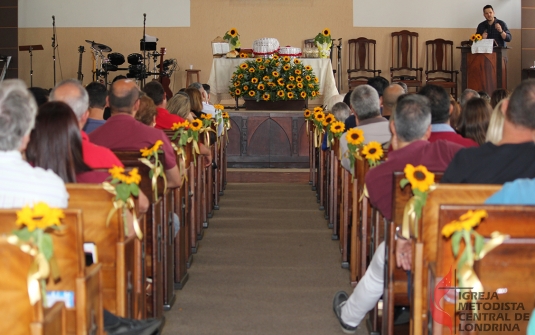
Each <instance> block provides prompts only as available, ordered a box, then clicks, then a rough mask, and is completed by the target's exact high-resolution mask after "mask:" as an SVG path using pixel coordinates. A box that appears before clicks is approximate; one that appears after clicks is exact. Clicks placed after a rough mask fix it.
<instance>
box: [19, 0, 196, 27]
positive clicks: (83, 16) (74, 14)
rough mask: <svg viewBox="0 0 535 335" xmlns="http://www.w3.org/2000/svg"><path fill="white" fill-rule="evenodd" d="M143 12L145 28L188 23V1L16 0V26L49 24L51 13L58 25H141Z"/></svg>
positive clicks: (188, 24) (44, 25)
mask: <svg viewBox="0 0 535 335" xmlns="http://www.w3.org/2000/svg"><path fill="white" fill-rule="evenodd" d="M143 13H146V14H147V21H146V26H147V27H189V26H190V0H135V1H133V0H89V1H88V0H19V28H47V27H52V15H54V16H55V17H56V27H58V28H61V27H68V28H71V27H72V28H74V27H143ZM147 33H148V34H150V32H148V31H147ZM140 35H141V36H142V35H143V34H142V33H141V34H140Z"/></svg>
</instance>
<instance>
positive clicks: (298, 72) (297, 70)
mask: <svg viewBox="0 0 535 335" xmlns="http://www.w3.org/2000/svg"><path fill="white" fill-rule="evenodd" d="M296 60H297V59H296ZM294 72H295V74H296V75H300V74H301V70H299V69H295V71H294Z"/></svg>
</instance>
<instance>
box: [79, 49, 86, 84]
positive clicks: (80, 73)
mask: <svg viewBox="0 0 535 335" xmlns="http://www.w3.org/2000/svg"><path fill="white" fill-rule="evenodd" d="M84 51H85V49H84V46H83V45H80V46H79V47H78V52H79V53H80V59H79V60H78V81H79V82H80V83H83V81H84V74H83V73H82V55H83V53H84Z"/></svg>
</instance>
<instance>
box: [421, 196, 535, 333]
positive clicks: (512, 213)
mask: <svg viewBox="0 0 535 335" xmlns="http://www.w3.org/2000/svg"><path fill="white" fill-rule="evenodd" d="M480 209H481V210H486V211H487V213H488V217H487V218H485V219H484V220H483V221H482V222H481V223H480V224H479V225H478V226H477V227H476V228H474V229H475V231H477V233H479V234H480V235H481V236H483V238H485V239H488V238H490V237H491V234H492V233H493V232H495V231H499V232H500V233H502V234H505V235H509V239H508V240H506V241H504V242H503V243H502V244H501V245H499V246H497V247H496V248H495V249H493V250H492V251H490V252H489V253H488V254H487V255H486V256H485V257H484V258H483V259H482V260H479V261H476V262H475V264H474V270H475V272H476V273H477V275H478V277H479V279H480V281H481V283H482V285H483V288H484V292H485V293H486V292H489V293H494V292H498V295H499V298H498V299H499V300H497V299H494V300H490V301H483V300H481V301H480V302H491V303H494V302H499V303H501V304H503V303H516V304H518V303H523V305H524V306H525V309H526V310H517V311H507V310H505V309H504V308H500V309H499V310H494V311H490V312H495V313H498V312H501V313H503V314H507V315H508V316H509V317H510V319H511V320H514V321H512V322H505V323H508V324H510V325H511V326H512V325H513V324H518V327H519V330H520V332H521V333H522V334H523V333H525V332H526V330H527V323H528V321H527V319H526V318H524V317H523V316H524V314H525V313H527V314H528V315H529V314H530V313H531V309H532V308H533V306H534V304H535V207H534V206H489V205H465V204H463V205H441V206H440V209H439V212H438V225H437V235H438V236H439V237H438V239H437V245H436V247H437V258H436V261H435V262H433V263H430V268H432V269H433V270H434V271H433V272H431V275H430V278H429V281H430V283H431V285H432V286H431V287H430V288H429V291H428V296H429V295H432V293H433V291H434V287H435V285H437V284H438V282H439V280H440V279H441V278H443V277H444V276H445V275H446V274H447V273H448V271H449V270H450V267H452V268H453V269H455V267H456V260H455V258H454V256H453V253H452V248H451V238H449V239H446V238H445V237H443V236H441V230H442V228H443V227H444V225H446V224H448V223H449V222H451V221H453V220H457V219H458V218H459V217H460V216H461V215H462V214H464V213H466V212H467V211H468V210H480ZM463 249H464V244H463V245H461V247H460V252H459V255H461V254H462V251H463ZM452 274H453V270H452ZM452 277H453V278H452V286H458V285H456V283H457V281H456V278H455V276H454V275H453V276H452ZM503 288H506V292H504V289H503ZM452 291H453V290H452ZM461 292H470V291H468V290H463V289H461ZM450 293H451V291H450ZM453 294H455V295H457V294H458V293H457V292H456V291H453ZM428 301H429V300H428ZM430 301H433V300H430ZM443 301H444V310H445V311H446V312H449V314H450V315H451V316H452V318H456V321H455V322H454V324H456V325H457V327H459V328H462V329H466V323H472V324H473V323H475V322H473V321H462V320H460V319H459V313H455V312H457V311H459V307H460V306H459V302H458V301H457V306H455V305H454V304H452V303H451V302H449V301H447V300H446V299H443ZM468 302H474V301H473V300H472V301H468ZM526 306H527V307H526ZM470 312H472V311H470ZM515 312H520V314H521V315H522V318H521V320H517V319H516V318H514V317H513V316H514V314H515ZM426 314H427V313H426ZM427 320H429V322H428V323H429V325H427V324H426V325H423V324H422V325H421V326H422V328H425V327H427V326H429V327H430V329H431V331H432V332H433V333H438V332H442V333H443V334H445V333H447V332H448V331H449V330H447V331H446V329H447V328H446V327H443V326H442V325H440V324H437V323H434V322H432V321H431V320H432V318H431V315H427ZM477 323H485V324H489V325H490V326H492V325H493V324H494V325H496V324H503V323H504V322H503V321H492V320H490V321H489V320H487V321H481V322H477ZM436 328H439V329H436ZM506 332H507V331H505V330H504V331H498V332H493V333H502V334H503V333H506ZM480 333H483V331H482V332H480ZM485 333H486V331H485Z"/></svg>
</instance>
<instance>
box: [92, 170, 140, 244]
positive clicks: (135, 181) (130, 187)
mask: <svg viewBox="0 0 535 335" xmlns="http://www.w3.org/2000/svg"><path fill="white" fill-rule="evenodd" d="M108 172H109V173H110V178H111V180H110V181H105V182H104V183H102V186H103V187H104V189H105V190H106V191H108V192H109V193H111V194H113V195H115V199H114V201H113V208H112V209H111V210H110V213H109V214H108V217H107V218H106V227H107V226H108V225H109V222H110V220H111V217H112V215H113V213H115V211H117V210H118V209H121V211H122V216H123V222H124V231H125V235H128V224H127V222H128V221H127V214H126V212H127V211H131V213H132V217H133V220H134V231H135V233H136V236H137V237H138V238H139V239H140V240H141V239H143V232H142V231H141V228H140V226H139V222H138V220H137V216H136V211H135V204H134V198H133V197H137V196H139V183H140V182H141V175H140V174H139V173H138V169H137V168H133V169H132V170H131V171H130V172H128V174H126V173H125V171H124V168H123V167H120V166H114V167H113V168H111V169H109V170H108Z"/></svg>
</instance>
